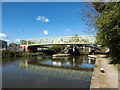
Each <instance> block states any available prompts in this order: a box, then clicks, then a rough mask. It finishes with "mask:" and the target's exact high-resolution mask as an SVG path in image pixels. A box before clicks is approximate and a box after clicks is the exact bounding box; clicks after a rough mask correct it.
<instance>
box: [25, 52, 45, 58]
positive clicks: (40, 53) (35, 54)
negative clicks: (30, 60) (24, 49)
mask: <svg viewBox="0 0 120 90" xmlns="http://www.w3.org/2000/svg"><path fill="white" fill-rule="evenodd" d="M39 55H44V53H42V52H37V53H25V56H26V57H33V56H39Z"/></svg>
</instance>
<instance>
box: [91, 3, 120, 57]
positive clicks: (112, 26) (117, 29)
mask: <svg viewBox="0 0 120 90" xmlns="http://www.w3.org/2000/svg"><path fill="white" fill-rule="evenodd" d="M93 5H94V4H93ZM95 5H96V4H95ZM96 10H97V11H98V12H100V16H99V17H98V18H97V21H96V22H95V23H96V28H97V29H98V33H97V42H98V43H101V44H103V45H105V46H107V47H109V48H110V50H111V55H112V56H113V57H114V56H115V57H119V56H120V53H119V52H120V2H116V3H110V2H108V3H106V4H105V5H104V10H103V11H99V10H98V9H96Z"/></svg>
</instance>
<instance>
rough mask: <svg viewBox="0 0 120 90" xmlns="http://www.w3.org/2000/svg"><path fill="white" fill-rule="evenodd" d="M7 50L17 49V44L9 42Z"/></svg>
mask: <svg viewBox="0 0 120 90" xmlns="http://www.w3.org/2000/svg"><path fill="white" fill-rule="evenodd" d="M9 50H18V45H17V44H16V43H10V44H9Z"/></svg>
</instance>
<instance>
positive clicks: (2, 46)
mask: <svg viewBox="0 0 120 90" xmlns="http://www.w3.org/2000/svg"><path fill="white" fill-rule="evenodd" d="M6 49H7V42H6V41H3V40H0V50H6Z"/></svg>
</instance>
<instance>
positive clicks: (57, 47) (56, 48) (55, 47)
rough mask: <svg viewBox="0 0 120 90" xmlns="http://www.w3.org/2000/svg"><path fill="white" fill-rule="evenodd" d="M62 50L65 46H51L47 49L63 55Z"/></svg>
mask: <svg viewBox="0 0 120 90" xmlns="http://www.w3.org/2000/svg"><path fill="white" fill-rule="evenodd" d="M64 48H65V45H53V46H52V47H50V48H48V50H49V51H53V52H55V53H64Z"/></svg>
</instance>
